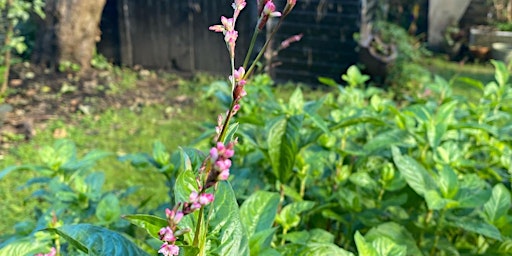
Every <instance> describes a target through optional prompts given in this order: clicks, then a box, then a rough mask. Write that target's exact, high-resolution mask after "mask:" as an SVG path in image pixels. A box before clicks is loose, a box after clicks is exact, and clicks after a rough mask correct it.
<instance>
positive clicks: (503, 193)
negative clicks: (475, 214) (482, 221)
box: [484, 183, 510, 224]
mask: <svg viewBox="0 0 512 256" xmlns="http://www.w3.org/2000/svg"><path fill="white" fill-rule="evenodd" d="M509 210H510V192H509V190H508V189H507V188H506V187H505V185H503V184H502V183H498V184H496V185H495V186H494V188H493V189H492V196H491V198H489V201H487V202H486V203H485V204H484V215H485V217H486V219H487V221H489V222H490V223H493V224H495V223H496V222H497V221H498V220H499V219H500V218H502V217H503V216H505V215H506V214H507V212H508V211H509Z"/></svg>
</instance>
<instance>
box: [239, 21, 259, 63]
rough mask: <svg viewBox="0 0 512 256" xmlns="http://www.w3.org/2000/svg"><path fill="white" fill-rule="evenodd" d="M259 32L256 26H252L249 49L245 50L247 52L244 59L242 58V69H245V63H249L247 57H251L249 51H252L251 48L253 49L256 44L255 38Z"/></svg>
mask: <svg viewBox="0 0 512 256" xmlns="http://www.w3.org/2000/svg"><path fill="white" fill-rule="evenodd" d="M259 33H260V30H259V29H258V27H257V26H256V27H255V28H254V33H252V38H251V44H250V45H249V50H248V51H247V54H246V55H245V60H244V65H243V67H244V69H246V68H247V65H249V59H250V58H251V53H252V50H253V49H254V45H255V44H256V38H258V34H259Z"/></svg>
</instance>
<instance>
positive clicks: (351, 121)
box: [330, 116, 386, 131]
mask: <svg viewBox="0 0 512 256" xmlns="http://www.w3.org/2000/svg"><path fill="white" fill-rule="evenodd" d="M364 123H371V124H375V125H380V126H384V125H386V123H385V122H384V121H382V120H381V119H379V118H376V117H372V116H357V117H351V118H345V119H343V120H342V121H341V122H339V123H337V124H335V125H333V126H331V128H330V129H331V131H335V130H338V129H341V128H345V127H348V126H352V125H357V124H364Z"/></svg>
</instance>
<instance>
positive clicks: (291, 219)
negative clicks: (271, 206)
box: [276, 201, 315, 229]
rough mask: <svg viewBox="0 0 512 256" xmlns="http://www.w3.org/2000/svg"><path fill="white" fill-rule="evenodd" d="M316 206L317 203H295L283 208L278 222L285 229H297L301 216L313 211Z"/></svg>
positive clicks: (278, 216) (277, 219)
mask: <svg viewBox="0 0 512 256" xmlns="http://www.w3.org/2000/svg"><path fill="white" fill-rule="evenodd" d="M314 206H315V203H314V202H311V201H301V202H293V203H291V204H289V205H286V206H285V207H283V209H282V210H281V212H280V213H279V215H277V218H276V222H277V223H279V224H281V225H282V226H283V228H285V229H290V228H293V227H296V226H297V225H299V223H300V216H299V215H300V214H301V213H303V212H305V211H308V210H310V209H312V208H313V207H314Z"/></svg>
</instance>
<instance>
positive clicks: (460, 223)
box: [447, 216, 502, 241]
mask: <svg viewBox="0 0 512 256" xmlns="http://www.w3.org/2000/svg"><path fill="white" fill-rule="evenodd" d="M448 220H449V221H448V222H447V224H448V225H449V226H453V227H458V228H462V229H464V230H466V231H469V232H473V233H477V234H480V235H484V236H486V237H489V238H492V239H496V240H500V241H501V240H502V237H501V234H500V231H499V230H498V229H497V228H496V227H495V226H493V225H490V224H487V223H486V222H485V221H483V220H479V219H476V218H473V217H459V216H457V217H455V216H451V217H449V218H448Z"/></svg>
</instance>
